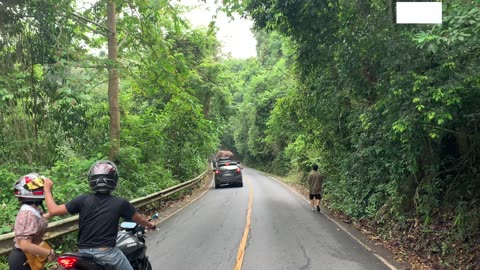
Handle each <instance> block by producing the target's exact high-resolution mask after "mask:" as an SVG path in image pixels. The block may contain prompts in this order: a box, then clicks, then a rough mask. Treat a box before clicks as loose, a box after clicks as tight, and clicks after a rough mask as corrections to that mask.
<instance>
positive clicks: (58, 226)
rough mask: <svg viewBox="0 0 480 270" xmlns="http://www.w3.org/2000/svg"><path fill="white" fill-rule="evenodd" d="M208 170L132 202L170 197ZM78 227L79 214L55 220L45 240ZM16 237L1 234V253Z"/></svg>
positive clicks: (11, 234)
mask: <svg viewBox="0 0 480 270" xmlns="http://www.w3.org/2000/svg"><path fill="white" fill-rule="evenodd" d="M207 171H208V170H206V171H204V172H203V173H202V174H200V175H199V176H197V177H196V178H195V179H192V180H189V181H186V182H183V183H180V184H178V185H175V186H173V187H169V188H167V189H164V190H161V191H159V192H155V193H153V194H150V195H147V196H145V197H141V198H137V199H133V200H131V201H130V202H131V203H132V204H133V205H134V206H135V207H136V208H139V207H142V206H145V205H148V204H150V203H152V202H155V201H158V200H160V199H162V198H165V197H168V196H170V195H172V194H174V193H176V192H178V191H181V190H183V189H186V188H189V187H191V186H193V185H195V184H197V183H198V182H199V181H200V180H201V179H202V177H203V176H205V174H206V173H207ZM77 229H78V215H75V216H72V217H68V218H65V219H62V220H58V221H54V222H51V223H49V224H48V228H47V233H46V234H45V236H44V240H48V239H52V238H56V237H58V236H61V235H64V234H67V233H70V232H73V231H76V230H77ZM14 237H15V233H14V232H10V233H6V234H2V235H0V254H5V253H8V252H9V251H10V250H12V248H13V238H14Z"/></svg>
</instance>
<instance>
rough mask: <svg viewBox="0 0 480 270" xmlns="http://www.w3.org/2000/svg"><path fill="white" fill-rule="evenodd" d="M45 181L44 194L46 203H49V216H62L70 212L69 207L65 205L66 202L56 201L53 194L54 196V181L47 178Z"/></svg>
mask: <svg viewBox="0 0 480 270" xmlns="http://www.w3.org/2000/svg"><path fill="white" fill-rule="evenodd" d="M44 181H45V182H44V186H43V190H44V194H45V204H46V205H47V209H48V215H49V217H53V216H61V215H66V214H68V211H67V207H65V204H62V205H57V204H56V203H55V201H54V200H53V196H52V186H53V182H52V180H50V179H45V180H44Z"/></svg>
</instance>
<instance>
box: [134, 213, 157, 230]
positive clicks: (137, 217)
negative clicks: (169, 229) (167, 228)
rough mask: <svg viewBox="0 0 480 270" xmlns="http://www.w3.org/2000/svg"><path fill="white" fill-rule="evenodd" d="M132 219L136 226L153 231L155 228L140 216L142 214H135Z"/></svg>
mask: <svg viewBox="0 0 480 270" xmlns="http://www.w3.org/2000/svg"><path fill="white" fill-rule="evenodd" d="M132 219H133V221H135V222H136V223H137V224H140V225H142V226H143V227H145V228H147V229H155V228H156V227H157V226H156V225H155V224H154V223H152V222H149V221H148V220H147V219H146V218H145V217H143V216H142V214H140V213H138V212H135V214H134V215H133V217H132Z"/></svg>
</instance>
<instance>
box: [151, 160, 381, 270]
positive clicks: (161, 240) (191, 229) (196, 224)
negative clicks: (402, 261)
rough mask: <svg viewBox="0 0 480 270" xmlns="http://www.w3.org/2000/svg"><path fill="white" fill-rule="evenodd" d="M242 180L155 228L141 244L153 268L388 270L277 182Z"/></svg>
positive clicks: (252, 176)
mask: <svg viewBox="0 0 480 270" xmlns="http://www.w3.org/2000/svg"><path fill="white" fill-rule="evenodd" d="M243 176H244V180H243V181H244V187H243V188H238V187H224V188H220V189H214V188H213V187H212V188H211V189H210V190H209V191H208V192H207V193H206V194H205V195H204V196H202V197H201V198H199V199H198V200H196V201H195V202H194V203H192V204H191V205H189V206H187V207H185V208H184V209H183V210H181V211H180V212H178V213H177V214H175V215H173V216H172V217H170V218H169V219H167V220H165V221H164V222H162V223H160V224H159V225H158V228H159V231H156V232H155V233H152V234H150V235H149V238H148V239H147V246H148V256H149V258H150V261H151V263H152V266H153V269H167V270H192V269H201V270H203V269H205V270H213V269H221V270H224V269H225V270H228V269H236V270H239V269H244V270H246V269H252V270H257V269H258V270H261V269H335V270H336V269H340V270H341V269H348V270H355V269H368V270H375V269H390V268H388V267H387V266H386V265H385V264H383V263H382V262H381V261H380V260H379V259H377V258H376V257H375V256H374V255H373V254H371V253H370V252H369V251H368V250H366V249H365V248H364V247H363V246H362V245H360V244H359V243H358V242H356V241H355V240H353V239H352V238H351V237H350V236H349V235H347V234H346V233H345V232H344V231H343V230H341V229H340V228H339V227H337V225H336V224H334V223H333V222H331V221H330V220H329V219H328V218H326V217H325V216H324V215H322V214H321V213H317V212H312V211H311V210H310V206H309V205H308V202H306V201H305V199H303V198H302V197H300V196H299V195H298V194H296V193H294V192H293V191H291V190H290V189H288V188H287V187H285V186H284V185H283V184H281V183H279V182H277V181H275V180H273V179H271V178H270V177H267V176H265V175H263V174H261V173H258V172H256V171H255V170H252V169H248V168H245V169H244V170H243ZM248 223H250V226H247V224H248ZM244 234H245V236H244ZM239 250H240V252H239ZM242 251H244V253H243V252H242Z"/></svg>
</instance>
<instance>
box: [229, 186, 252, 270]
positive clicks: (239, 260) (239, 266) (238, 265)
mask: <svg viewBox="0 0 480 270" xmlns="http://www.w3.org/2000/svg"><path fill="white" fill-rule="evenodd" d="M247 185H248V194H249V195H248V196H249V198H248V209H247V223H246V224H245V229H244V230H243V237H242V241H241V242H240V246H239V247H238V252H237V262H236V264H235V268H233V269H234V270H240V269H242V264H243V257H244V255H245V248H246V247H247V239H248V234H249V232H250V217H251V215H252V198H253V196H252V194H253V193H252V186H251V185H250V182H247Z"/></svg>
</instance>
